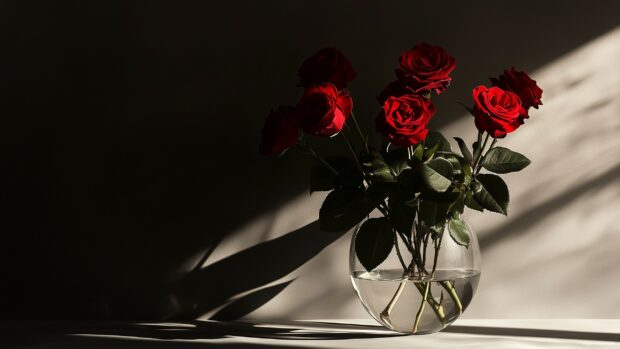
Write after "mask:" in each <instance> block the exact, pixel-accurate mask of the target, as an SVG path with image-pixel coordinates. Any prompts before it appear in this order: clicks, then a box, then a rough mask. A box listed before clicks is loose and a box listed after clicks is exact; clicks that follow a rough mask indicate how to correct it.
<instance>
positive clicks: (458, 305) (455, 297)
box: [439, 280, 463, 315]
mask: <svg viewBox="0 0 620 349" xmlns="http://www.w3.org/2000/svg"><path fill="white" fill-rule="evenodd" d="M439 284H440V285H441V286H442V287H443V288H444V289H445V290H446V291H448V294H450V297H452V300H454V305H455V306H456V309H457V310H458V312H459V315H461V314H462V313H463V304H461V300H460V298H459V295H458V294H456V290H455V289H454V286H453V285H452V284H451V283H450V281H448V280H443V281H440V282H439Z"/></svg>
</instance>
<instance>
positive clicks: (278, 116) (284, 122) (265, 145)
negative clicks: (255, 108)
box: [259, 105, 299, 155]
mask: <svg viewBox="0 0 620 349" xmlns="http://www.w3.org/2000/svg"><path fill="white" fill-rule="evenodd" d="M294 109H295V108H294V107H291V106H286V105H284V106H281V107H280V108H279V109H278V110H275V111H274V110H272V111H271V113H269V116H267V119H266V120H265V125H264V126H263V138H262V139H261V142H260V147H259V151H260V153H261V154H263V155H277V154H281V153H283V152H284V151H285V150H286V149H288V148H290V147H292V146H294V145H295V144H297V142H298V140H299V128H298V127H297V123H296V122H295V119H294V118H293V111H294Z"/></svg>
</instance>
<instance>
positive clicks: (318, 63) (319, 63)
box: [298, 47, 355, 90]
mask: <svg viewBox="0 0 620 349" xmlns="http://www.w3.org/2000/svg"><path fill="white" fill-rule="evenodd" d="M298 75H299V77H300V78H301V81H300V82H299V84H298V85H299V86H302V87H310V86H312V85H320V84H323V83H326V82H330V83H332V84H334V85H336V87H337V88H338V89H339V90H341V89H343V88H346V87H347V85H348V84H349V82H351V81H352V80H353V79H355V70H353V67H352V66H351V63H350V62H349V59H348V58H347V57H346V56H345V55H343V54H342V52H340V51H338V49H336V48H335V47H326V48H323V49H321V50H319V51H318V52H317V53H315V54H314V55H313V56H312V57H310V58H308V59H306V60H305V61H304V62H303V63H302V65H301V68H299V72H298Z"/></svg>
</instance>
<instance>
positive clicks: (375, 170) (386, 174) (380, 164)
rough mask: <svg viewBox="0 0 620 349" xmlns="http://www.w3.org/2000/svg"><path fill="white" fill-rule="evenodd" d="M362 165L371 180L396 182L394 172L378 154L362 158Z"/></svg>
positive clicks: (374, 153)
mask: <svg viewBox="0 0 620 349" xmlns="http://www.w3.org/2000/svg"><path fill="white" fill-rule="evenodd" d="M360 164H361V166H362V168H363V169H364V172H365V173H366V174H367V175H368V176H369V177H370V179H371V180H372V181H373V182H374V181H379V182H396V178H395V177H394V174H392V170H391V169H390V167H389V166H388V164H386V163H385V160H383V157H381V154H379V153H378V152H373V153H370V154H366V155H364V156H362V157H361V158H360Z"/></svg>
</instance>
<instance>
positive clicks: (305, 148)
mask: <svg viewBox="0 0 620 349" xmlns="http://www.w3.org/2000/svg"><path fill="white" fill-rule="evenodd" d="M297 148H298V149H299V150H300V151H301V152H303V153H308V154H310V155H312V156H313V157H314V158H315V159H317V160H318V161H319V162H321V163H322V164H323V165H325V167H327V168H328V169H329V170H330V171H331V172H332V173H333V174H334V175H335V176H338V175H339V173H338V171H337V170H336V169H335V168H334V167H332V165H330V164H329V163H328V162H327V161H325V159H323V158H322V157H321V156H320V155H319V154H317V153H316V152H315V151H314V149H312V148H310V147H308V146H307V145H305V144H303V145H302V144H298V145H297Z"/></svg>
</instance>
